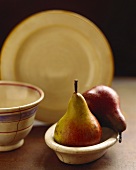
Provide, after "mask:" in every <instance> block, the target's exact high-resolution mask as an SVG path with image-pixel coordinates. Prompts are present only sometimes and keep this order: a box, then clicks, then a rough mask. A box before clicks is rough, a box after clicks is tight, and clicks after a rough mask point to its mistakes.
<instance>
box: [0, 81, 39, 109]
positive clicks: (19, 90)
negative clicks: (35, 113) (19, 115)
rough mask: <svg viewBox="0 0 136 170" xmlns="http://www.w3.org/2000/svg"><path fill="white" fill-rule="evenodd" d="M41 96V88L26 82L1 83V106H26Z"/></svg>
mask: <svg viewBox="0 0 136 170" xmlns="http://www.w3.org/2000/svg"><path fill="white" fill-rule="evenodd" d="M41 96H42V93H41V91H40V89H37V88H36V87H34V86H31V85H28V84H25V83H19V82H18V83H17V82H1V83H0V101H1V102H0V108H11V107H17V106H24V105H27V104H30V103H33V102H35V101H37V100H39V99H40V98H41Z"/></svg>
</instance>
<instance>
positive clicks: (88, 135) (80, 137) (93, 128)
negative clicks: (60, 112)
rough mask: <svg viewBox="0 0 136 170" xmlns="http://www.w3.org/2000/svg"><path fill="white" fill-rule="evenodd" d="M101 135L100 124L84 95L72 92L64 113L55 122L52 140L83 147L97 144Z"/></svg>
mask: <svg viewBox="0 0 136 170" xmlns="http://www.w3.org/2000/svg"><path fill="white" fill-rule="evenodd" d="M101 136H102V129H101V126H100V124H99V122H98V120H97V119H96V118H95V116H94V115H93V114H92V113H91V112H90V110H89V108H88V105H87V103H86V101H85V99H84V97H83V96H82V95H81V94H80V93H77V92H74V93H73V95H72V97H71V99H70V101H69V104H68V108H67V111H66V113H65V114H64V116H63V117H62V118H61V119H60V120H59V121H58V122H57V125H56V128H55V131H54V140H55V141H56V142H57V143H59V144H61V145H65V146H73V147H83V146H91V145H95V144H98V143H99V142H100V140H101Z"/></svg>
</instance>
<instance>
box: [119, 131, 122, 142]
mask: <svg viewBox="0 0 136 170" xmlns="http://www.w3.org/2000/svg"><path fill="white" fill-rule="evenodd" d="M121 142H122V133H121V132H119V143H121Z"/></svg>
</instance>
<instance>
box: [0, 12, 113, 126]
mask: <svg viewBox="0 0 136 170" xmlns="http://www.w3.org/2000/svg"><path fill="white" fill-rule="evenodd" d="M112 77H113V56H112V52H111V48H110V46H109V43H108V41H107V39H106V38H105V36H104V35H103V33H102V32H101V31H100V30H99V28H97V26H96V25H94V24H93V23H92V22H91V21H89V20H88V19H86V18H85V17H83V16H81V15H78V14H76V13H73V12H68V11H60V10H51V11H46V12H40V13H37V14H35V15H33V16H30V17H29V18H27V19H26V20H25V21H23V22H21V23H20V24H19V25H18V26H17V27H16V28H15V29H14V30H13V31H12V32H11V33H10V35H9V36H8V37H7V40H6V41H5V43H4V45H3V48H2V52H1V79H3V80H17V81H22V82H27V83H31V84H34V85H36V86H39V87H40V88H42V89H43V91H44V92H45V99H44V100H43V102H42V103H41V105H40V106H39V111H38V113H37V116H36V118H37V119H38V120H42V121H44V122H47V123H53V122H56V121H57V120H58V119H59V118H60V117H61V116H62V115H63V114H64V112H65V110H66V107H67V103H68V100H69V98H70V96H71V94H72V93H73V82H74V79H78V80H79V92H80V93H83V92H84V91H86V90H88V89H90V88H91V87H93V86H95V85H99V84H104V85H110V83H111V81H112Z"/></svg>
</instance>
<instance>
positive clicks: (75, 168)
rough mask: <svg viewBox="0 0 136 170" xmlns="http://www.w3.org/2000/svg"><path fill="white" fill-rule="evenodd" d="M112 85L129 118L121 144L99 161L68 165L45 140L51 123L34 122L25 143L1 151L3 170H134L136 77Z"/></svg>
mask: <svg viewBox="0 0 136 170" xmlns="http://www.w3.org/2000/svg"><path fill="white" fill-rule="evenodd" d="M112 87H113V88H114V89H115V90H116V91H117V93H118V94H119V96H120V104H121V108H122V110H123V112H124V114H125V117H126V121H127V130H126V131H125V132H124V133H123V141H122V143H121V144H120V143H116V144H115V145H114V146H113V147H111V148H110V149H108V151H107V152H106V154H105V155H104V156H103V157H101V158H100V159H99V160H97V161H94V162H92V163H88V164H83V165H67V164H65V163H62V162H60V161H59V160H58V158H57V156H56V155H55V153H54V152H53V151H52V150H51V149H50V148H48V146H47V145H46V144H45V142H44V134H45V132H46V130H47V129H48V128H49V126H47V125H45V124H43V123H39V122H37V121H35V125H34V127H33V129H32V131H31V132H30V134H29V135H28V136H27V137H26V139H25V143H24V145H23V146H22V147H21V148H19V149H16V150H14V151H9V152H2V153H0V170H69V169H70V170H80V169H82V170H96V169H97V170H135V169H136V135H135V131H136V78H114V80H113V84H112Z"/></svg>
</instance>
